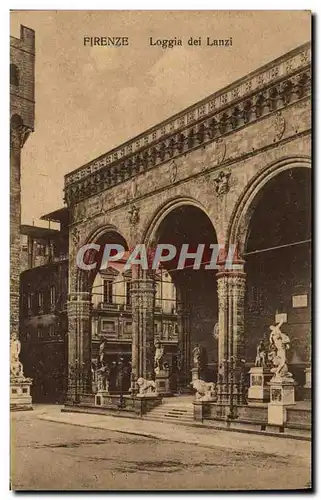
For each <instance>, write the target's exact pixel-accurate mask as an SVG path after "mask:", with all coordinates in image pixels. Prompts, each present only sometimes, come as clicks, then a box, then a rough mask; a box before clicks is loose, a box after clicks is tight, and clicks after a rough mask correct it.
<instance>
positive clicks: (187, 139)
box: [65, 46, 310, 205]
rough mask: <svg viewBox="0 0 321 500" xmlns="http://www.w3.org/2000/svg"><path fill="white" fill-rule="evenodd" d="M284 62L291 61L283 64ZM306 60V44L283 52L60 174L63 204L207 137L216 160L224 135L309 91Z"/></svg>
mask: <svg viewBox="0 0 321 500" xmlns="http://www.w3.org/2000/svg"><path fill="white" fill-rule="evenodd" d="M303 52H304V53H306V57H308V59H307V60H306V57H305V56H304V57H303V58H302V54H303ZM288 60H289V61H290V63H291V64H288V65H287V64H286V63H287V61H288ZM309 60H310V48H309V46H304V48H301V50H299V51H298V53H296V54H294V55H293V56H292V57H291V58H290V59H289V56H288V58H287V59H284V60H282V61H276V62H275V63H274V64H271V67H270V68H268V69H265V68H263V70H261V72H260V71H258V72H257V74H256V75H254V76H251V77H248V78H245V79H244V80H243V81H242V82H236V83H235V85H234V87H233V86H231V88H230V90H229V91H228V92H222V93H217V94H215V95H214V96H210V97H209V98H208V99H207V100H206V101H204V102H202V103H199V104H198V105H196V107H194V108H191V109H190V110H189V111H188V112H183V113H181V117H177V116H176V117H173V119H172V120H169V121H168V122H167V123H165V124H161V125H160V128H159V129H157V130H153V131H148V132H146V136H144V135H143V136H142V137H140V138H137V139H135V140H134V141H133V142H132V143H128V144H127V145H122V146H120V148H119V149H117V150H114V151H112V152H110V153H107V154H106V155H104V156H103V157H100V158H98V159H96V160H93V161H92V162H91V163H89V164H88V165H85V166H84V167H82V168H80V169H78V170H76V171H74V172H71V173H70V174H68V175H67V176H66V177H65V198H66V201H67V203H68V205H73V204H75V203H78V202H79V201H80V200H82V199H85V198H88V197H90V196H93V195H94V194H96V193H98V192H101V191H104V190H106V189H109V188H110V187H112V186H115V185H116V184H119V183H121V182H123V181H125V180H126V179H129V178H132V177H135V176H136V175H137V174H139V173H142V172H145V171H146V170H148V169H150V168H152V167H154V166H156V165H159V164H161V163H164V162H167V161H168V160H170V159H172V158H174V157H177V156H179V155H182V154H185V153H186V152H188V151H190V150H193V149H195V148H197V147H199V146H200V145H205V144H207V143H210V142H213V141H216V142H215V144H216V145H217V146H215V153H214V156H215V158H216V160H215V158H213V161H214V160H215V161H216V162H217V164H221V163H222V162H223V161H224V159H225V153H226V146H225V142H220V140H221V138H222V137H223V136H224V135H226V134H228V133H230V132H232V131H234V130H236V129H238V128H239V127H242V126H245V125H247V124H249V123H252V122H254V121H256V120H258V119H260V118H262V117H263V116H266V115H268V114H271V115H272V113H275V111H278V110H281V109H282V108H284V107H286V106H287V105H289V104H291V103H293V102H296V101H299V100H300V99H302V98H304V97H305V96H307V95H308V94H309V92H310V67H309ZM302 61H305V62H304V63H303V62H302ZM236 90H237V92H236ZM272 116H273V115H272ZM274 122H275V125H274V126H275V128H276V133H277V136H276V137H278V136H281V137H282V135H283V133H284V129H283V128H284V126H285V124H284V122H283V120H282V115H279V114H277V115H275V118H274ZM282 129H283V132H282ZM146 138H148V141H146V140H145V139H146Z"/></svg>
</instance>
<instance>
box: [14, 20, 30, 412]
mask: <svg viewBox="0 0 321 500" xmlns="http://www.w3.org/2000/svg"><path fill="white" fill-rule="evenodd" d="M34 123H35V33H34V31H33V30H32V29H30V28H26V27H25V26H21V30H20V38H15V37H12V36H11V37H10V343H11V371H10V373H11V406H12V407H13V406H19V407H24V406H25V407H29V406H30V398H29V386H28V384H27V382H26V381H23V379H24V377H23V368H22V366H21V364H19V363H20V361H19V353H20V341H19V276H20V223H21V183H20V176H21V151H22V148H23V146H24V144H25V142H26V140H27V139H28V137H29V135H30V133H31V132H32V131H33V130H34ZM19 380H20V382H19Z"/></svg>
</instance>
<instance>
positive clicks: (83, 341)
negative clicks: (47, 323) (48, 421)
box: [67, 292, 92, 403]
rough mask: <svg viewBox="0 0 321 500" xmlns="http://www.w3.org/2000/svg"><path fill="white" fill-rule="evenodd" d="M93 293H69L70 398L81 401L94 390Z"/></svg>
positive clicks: (70, 399) (73, 400)
mask: <svg viewBox="0 0 321 500" xmlns="http://www.w3.org/2000/svg"><path fill="white" fill-rule="evenodd" d="M91 308H92V303H91V295H90V293H87V292H73V293H70V294H69V297H68V303H67V312H68V369H69V370H68V372H69V373H68V400H69V401H72V402H76V403H79V402H81V397H82V395H85V394H90V393H91V392H92V384H91Z"/></svg>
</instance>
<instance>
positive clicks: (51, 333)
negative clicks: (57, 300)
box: [49, 324, 56, 337]
mask: <svg viewBox="0 0 321 500" xmlns="http://www.w3.org/2000/svg"><path fill="white" fill-rule="evenodd" d="M55 335H56V325H55V324H51V325H49V337H54V336H55Z"/></svg>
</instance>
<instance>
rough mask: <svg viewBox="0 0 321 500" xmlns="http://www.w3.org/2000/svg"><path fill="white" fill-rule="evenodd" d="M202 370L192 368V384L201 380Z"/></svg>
mask: <svg viewBox="0 0 321 500" xmlns="http://www.w3.org/2000/svg"><path fill="white" fill-rule="evenodd" d="M200 375H201V370H200V369H199V368H192V383H193V382H194V380H200Z"/></svg>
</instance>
